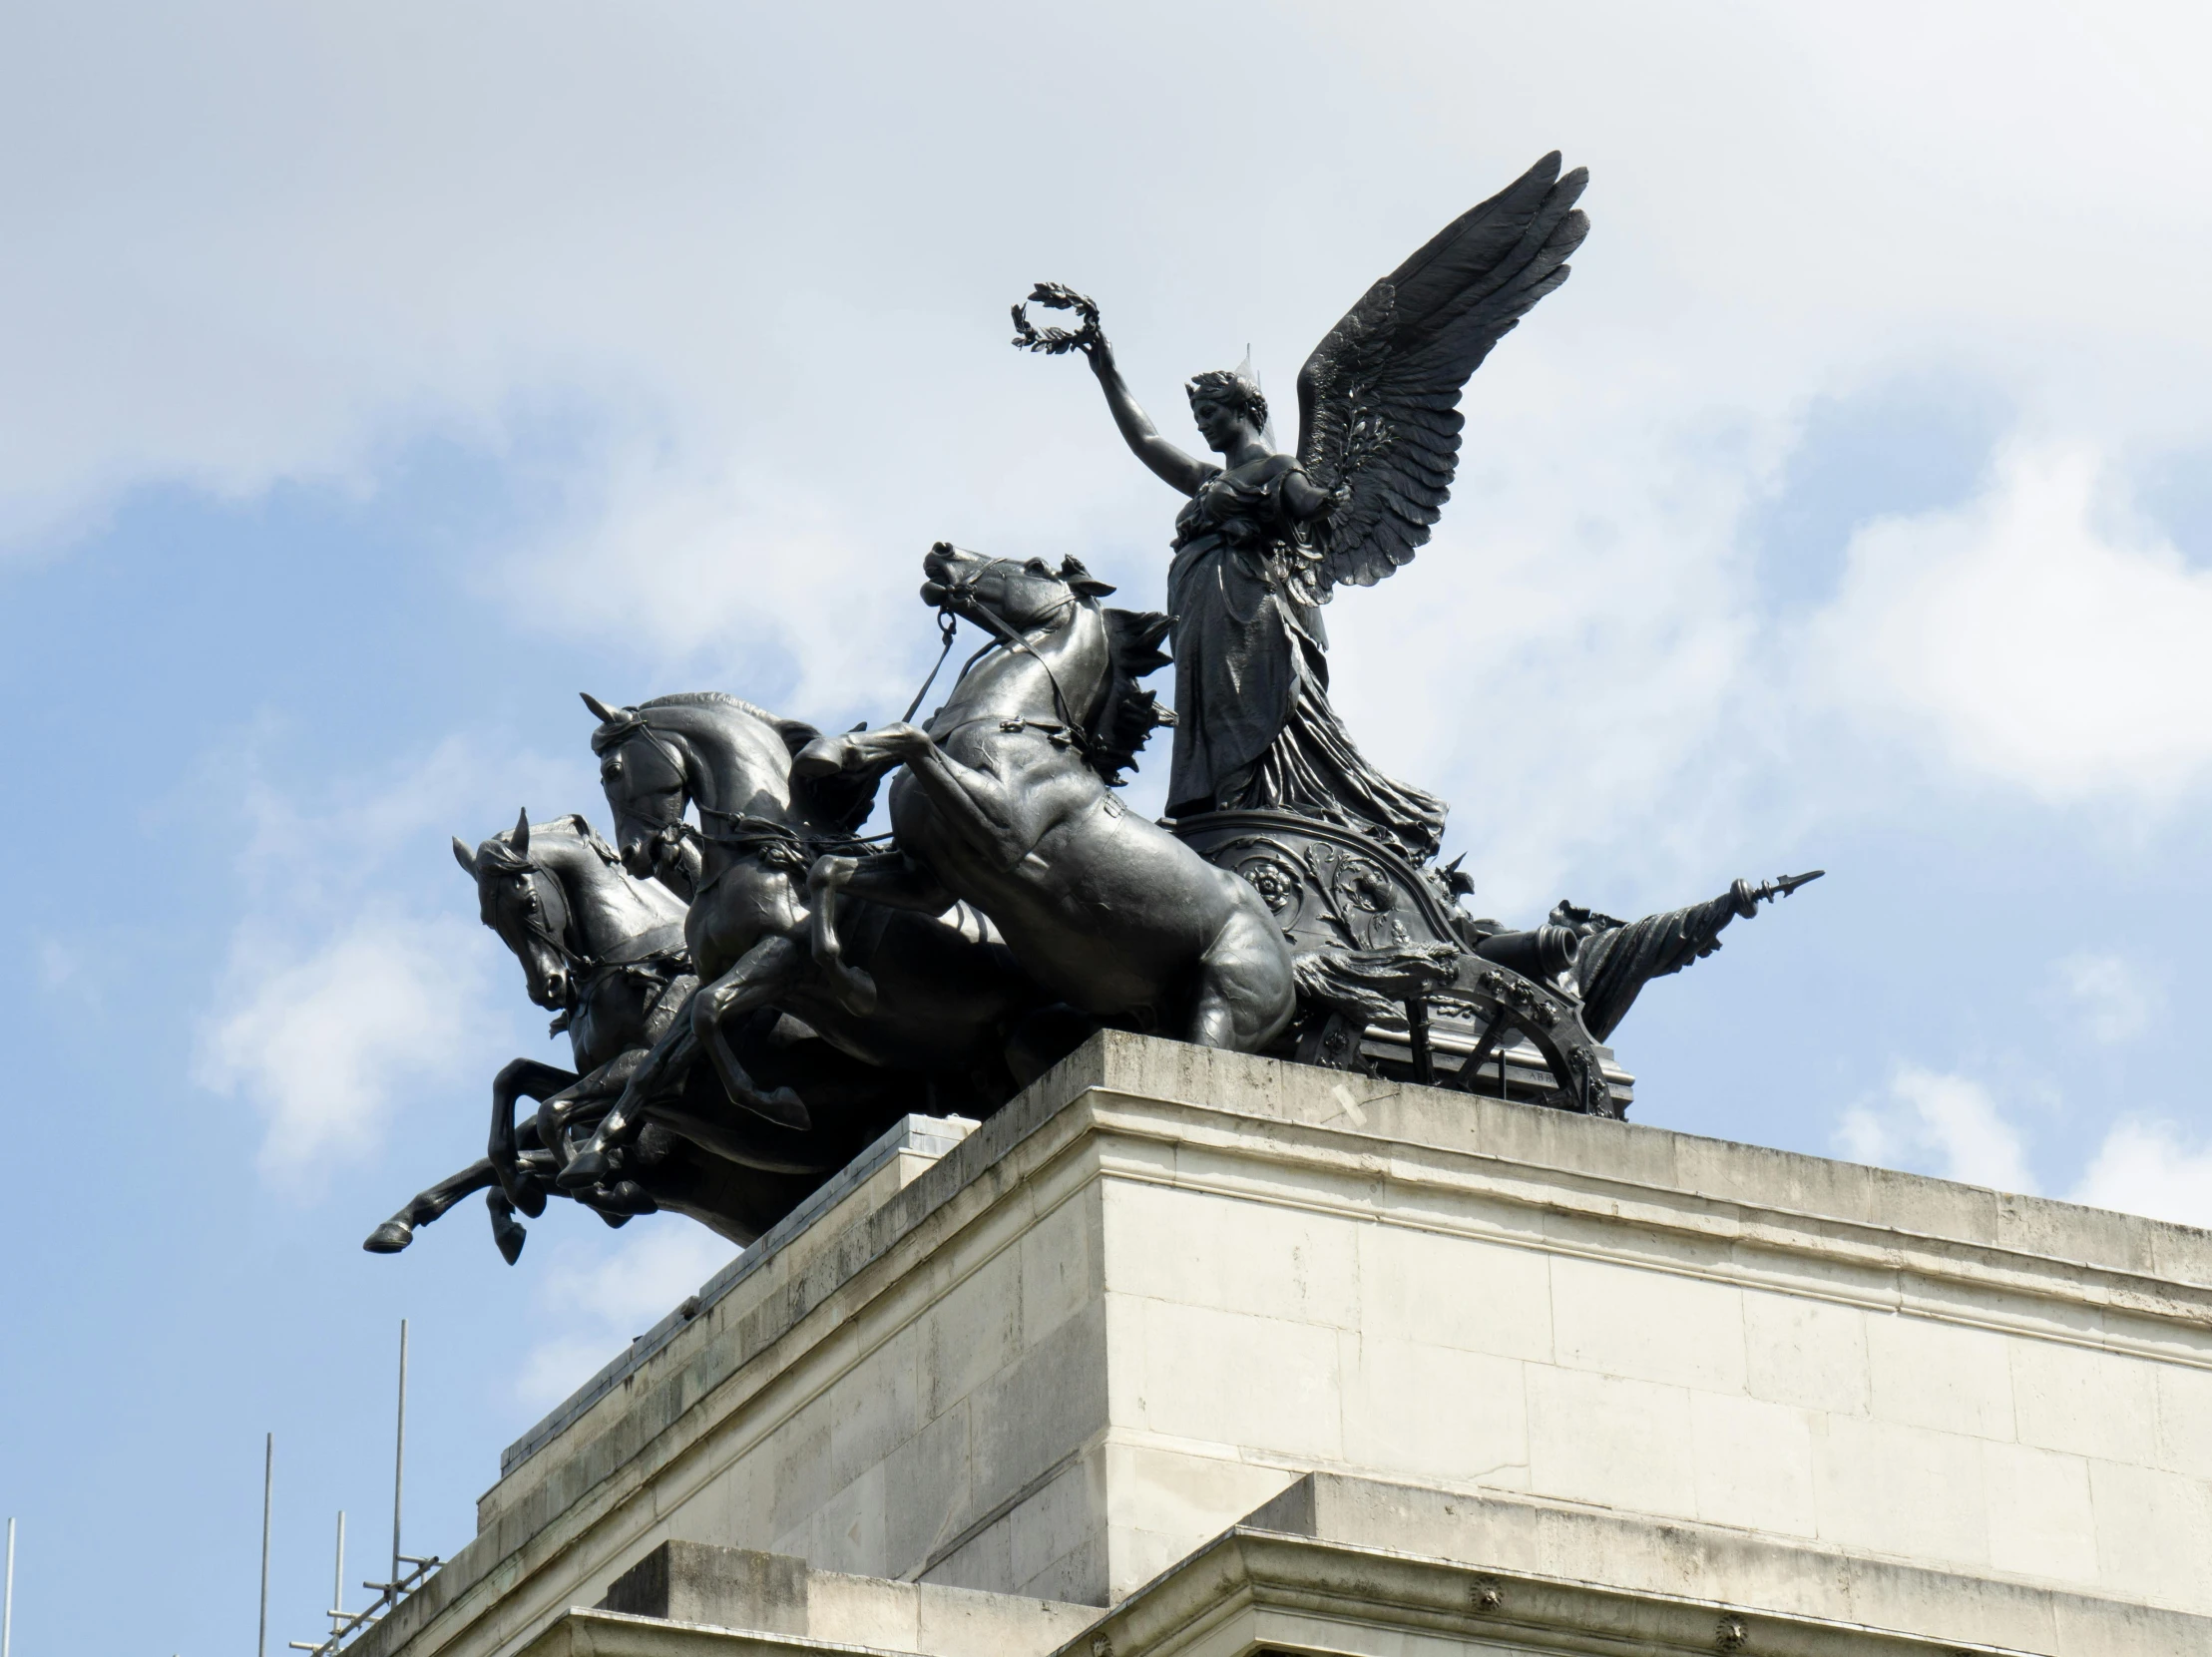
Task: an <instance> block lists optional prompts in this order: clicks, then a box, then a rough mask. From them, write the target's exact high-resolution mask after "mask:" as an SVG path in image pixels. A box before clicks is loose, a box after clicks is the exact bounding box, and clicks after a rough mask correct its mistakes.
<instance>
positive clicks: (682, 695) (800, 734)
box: [631, 690, 882, 834]
mask: <svg viewBox="0 0 2212 1657" xmlns="http://www.w3.org/2000/svg"><path fill="white" fill-rule="evenodd" d="M661 707H665V708H708V709H723V710H727V711H729V712H733V713H741V714H744V715H745V716H746V717H747V718H750V719H757V720H759V721H760V723H762V724H764V725H766V726H768V727H769V728H770V729H771V730H773V731H774V732H775V733H776V735H777V736H778V737H780V738H782V741H783V747H784V751H785V752H786V753H788V754H790V755H791V756H792V757H793V758H796V757H797V755H798V752H799V750H800V749H801V748H803V747H805V746H806V745H807V744H808V743H809V742H812V741H814V740H815V739H816V738H817V737H819V736H820V735H821V734H822V733H821V731H820V729H819V728H818V727H816V726H814V725H810V724H808V723H807V722H806V721H805V720H804V719H787V718H785V717H783V715H781V714H779V713H771V712H769V711H768V710H767V709H766V708H764V707H762V706H761V705H760V704H759V703H757V702H748V701H746V700H745V699H744V698H743V697H742V696H732V695H730V694H729V692H728V691H726V690H678V691H676V692H674V693H673V694H671V695H666V696H656V697H654V698H653V699H652V700H651V701H644V702H640V703H639V704H638V705H637V707H635V708H634V709H632V710H631V711H633V712H635V713H637V714H638V715H639V716H640V717H641V718H643V717H644V716H645V715H646V714H648V713H650V712H651V711H652V710H653V709H655V708H661ZM647 723H648V724H650V723H651V721H650V720H648V721H647ZM881 780H882V779H881V778H879V777H873V776H865V777H854V776H846V775H843V774H842V773H840V774H837V775H833V776H826V777H814V778H807V779H801V778H798V777H793V778H792V779H791V797H792V798H793V799H794V800H796V801H797V802H798V803H799V805H800V806H801V807H803V808H804V809H805V810H806V811H807V813H808V814H809V815H810V816H813V817H816V818H819V819H822V820H824V821H826V822H828V823H829V824H831V825H832V826H833V827H836V828H839V829H842V830H843V831H844V832H845V833H847V834H852V833H856V832H858V830H859V828H860V826H861V825H862V824H863V823H865V822H867V820H868V818H869V816H870V815H871V814H872V813H873V812H874V811H875V808H876V785H877V784H878V783H879V782H880V781H881Z"/></svg>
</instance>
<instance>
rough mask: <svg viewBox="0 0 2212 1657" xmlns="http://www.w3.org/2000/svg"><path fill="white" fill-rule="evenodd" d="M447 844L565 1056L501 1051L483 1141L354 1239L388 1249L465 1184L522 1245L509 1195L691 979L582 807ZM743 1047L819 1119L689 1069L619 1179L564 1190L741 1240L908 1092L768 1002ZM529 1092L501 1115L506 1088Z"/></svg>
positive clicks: (541, 1195)
mask: <svg viewBox="0 0 2212 1657" xmlns="http://www.w3.org/2000/svg"><path fill="white" fill-rule="evenodd" d="M453 854H454V858H455V860H456V861H457V862H459V863H460V865H461V867H462V869H463V870H464V871H466V872H467V873H468V874H469V876H470V877H471V878H472V879H473V880H474V881H475V882H476V887H477V899H478V907H479V909H480V911H481V914H482V917H483V920H484V924H485V925H486V926H488V927H490V928H491V929H492V930H493V931H494V932H496V933H497V934H498V935H499V937H500V939H501V941H502V942H504V943H505V944H506V945H507V946H508V948H509V949H510V950H512V951H513V952H514V954H515V956H516V958H517V960H519V961H520V962H521V963H522V966H523V972H524V975H525V978H526V981H527V983H528V987H529V993H530V999H531V1000H532V1001H534V1002H536V1003H537V1004H538V1005H539V1006H541V1007H544V1008H547V1009H549V1010H553V1011H557V1012H559V1014H560V1015H561V1016H560V1018H558V1019H557V1020H556V1021H555V1022H554V1030H555V1031H556V1032H557V1033H558V1032H561V1031H564V1030H565V1031H566V1032H567V1034H568V1036H569V1040H570V1044H571V1050H572V1051H573V1052H574V1054H575V1059H576V1068H575V1069H574V1070H565V1069H562V1068H561V1067H560V1066H558V1065H554V1064H547V1063H543V1062H541V1061H539V1060H536V1059H530V1058H517V1059H516V1060H514V1061H513V1062H512V1063H510V1064H508V1065H507V1066H506V1067H505V1068H503V1069H502V1070H501V1071H500V1072H499V1074H498V1075H497V1076H496V1077H495V1078H494V1080H493V1083H492V1126H491V1140H490V1146H489V1150H488V1153H487V1154H486V1155H485V1156H484V1157H481V1158H479V1159H478V1160H477V1161H476V1162H474V1163H472V1164H470V1165H469V1166H468V1167H466V1168H464V1169H462V1170H461V1171H460V1172H459V1173H457V1174H454V1175H452V1176H451V1177H449V1178H447V1179H444V1180H441V1181H440V1182H439V1183H438V1184H436V1185H433V1186H431V1187H430V1188H429V1189H428V1190H426V1191H423V1192H421V1193H420V1194H418V1195H417V1196H416V1197H414V1198H413V1199H412V1200H411V1201H410V1202H409V1203H408V1204H407V1205H406V1206H405V1207H404V1208H402V1209H401V1210H400V1211H399V1212H398V1213H397V1214H395V1215H393V1216H392V1218H391V1219H389V1220H387V1221H385V1222H384V1223H383V1224H382V1225H380V1226H378V1227H377V1228H376V1230H375V1231H374V1232H372V1233H371V1234H370V1235H369V1238H368V1240H367V1242H366V1243H364V1244H363V1247H365V1248H367V1249H369V1250H370V1251H371V1252H374V1253H380V1254H391V1253H397V1252H398V1251H399V1250H401V1249H403V1248H405V1247H406V1246H407V1245H408V1243H409V1242H410V1241H412V1239H413V1235H414V1230H415V1228H416V1227H417V1226H421V1225H427V1224H428V1223H430V1222H431V1221H432V1220H435V1219H437V1218H438V1217H439V1216H440V1215H441V1214H443V1213H445V1212H446V1211H447V1210H448V1209H449V1208H451V1207H452V1206H453V1204H454V1203H456V1202H458V1201H459V1200H460V1199H461V1198H462V1197H464V1196H467V1195H469V1194H470V1193H471V1192H474V1191H480V1190H485V1189H487V1188H490V1197H489V1204H490V1207H491V1211H492V1227H493V1237H494V1240H495V1241H496V1242H497V1243H498V1245H499V1248H500V1252H501V1253H502V1254H503V1255H505V1256H506V1258H507V1260H508V1261H509V1263H510V1264H512V1263H513V1262H514V1260H515V1259H516V1258H517V1257H518V1256H519V1255H520V1254H521V1252H522V1246H523V1240H524V1236H525V1232H524V1228H523V1227H522V1226H521V1225H520V1224H519V1223H518V1222H517V1221H516V1220H515V1218H514V1211H515V1209H516V1208H518V1207H519V1208H521V1209H522V1210H523V1211H524V1212H525V1213H527V1214H530V1215H532V1216H536V1215H538V1214H541V1213H543V1212H544V1211H545V1204H546V1197H547V1195H548V1194H549V1193H550V1192H551V1191H553V1190H555V1189H556V1186H555V1177H556V1175H557V1174H558V1173H559V1172H560V1170H561V1168H562V1167H563V1166H564V1165H565V1163H566V1162H567V1160H568V1157H569V1154H570V1150H571V1145H570V1140H571V1138H572V1136H573V1135H574V1134H575V1133H576V1131H577V1130H578V1129H579V1128H580V1127H581V1128H584V1129H587V1130H588V1129H589V1128H590V1127H591V1126H592V1125H593V1124H594V1123H595V1122H596V1120H597V1118H598V1116H599V1115H600V1114H602V1113H604V1111H605V1110H606V1108H607V1106H608V1105H609V1104H610V1103H611V1102H612V1101H613V1100H614V1099H615V1097H616V1096H617V1095H619V1094H620V1092H621V1091H622V1087H623V1085H624V1083H625V1082H626V1081H628V1080H629V1078H630V1076H631V1074H632V1073H633V1072H634V1071H635V1070H636V1069H637V1067H638V1065H639V1064H640V1062H642V1060H643V1059H644V1057H645V1055H646V1053H647V1052H648V1050H650V1048H651V1047H652V1045H653V1043H654V1041H655V1040H656V1039H657V1038H658V1037H659V1036H661V1035H662V1034H663V1033H664V1031H665V1030H666V1029H667V1027H668V1026H669V1025H670V1024H672V1023H675V1022H676V1021H678V1020H679V1019H680V1017H681V1015H682V1014H683V1012H684V1009H685V1007H686V1006H687V1004H688V1002H689V999H690V996H691V994H692V992H693V990H694V989H695V988H696V986H697V982H698V981H697V979H696V978H695V977H694V976H693V975H692V973H691V971H690V963H689V958H688V956H687V954H686V952H685V948H684V944H683V917H684V906H683V904H682V903H681V901H680V900H678V899H676V898H674V897H673V896H671V895H670V894H669V893H668V891H667V890H666V889H665V888H664V887H663V886H661V885H659V884H658V883H652V882H645V881H639V880H636V879H633V878H632V877H631V876H630V875H629V874H627V873H626V872H625V871H624V870H623V868H622V866H621V862H620V859H619V858H618V856H617V854H616V853H615V851H614V849H613V848H612V847H610V846H609V845H608V844H607V843H606V842H605V841H604V840H602V839H601V838H600V837H599V836H598V835H597V834H595V833H594V832H593V831H592V829H591V827H590V825H589V824H588V823H586V821H585V820H584V819H583V818H582V817H581V816H569V817H563V818H556V819H554V820H553V821H551V822H549V823H545V824H541V825H538V826H537V827H535V828H533V826H532V824H531V822H530V819H529V815H528V813H525V814H524V815H523V816H522V817H521V818H520V819H519V820H518V821H517V823H516V825H515V827H514V828H513V829H511V830H509V831H508V832H507V833H506V834H504V835H495V836H493V837H492V838H491V839H489V840H486V841H484V842H483V843H482V844H481V845H480V846H478V847H476V848H475V849H474V850H473V851H472V850H471V849H470V848H469V847H467V846H466V845H464V844H463V843H462V842H460V841H459V840H456V841H455V842H454V843H453ZM736 1045H737V1048H738V1050H739V1051H740V1052H742V1053H743V1055H744V1059H745V1062H746V1063H748V1064H749V1065H751V1066H752V1067H753V1068H754V1069H755V1070H756V1071H758V1072H759V1073H761V1074H763V1075H765V1076H767V1077H769V1078H770V1079H771V1081H772V1082H774V1083H776V1084H779V1085H788V1084H797V1085H799V1086H802V1087H804V1089H805V1090H806V1092H807V1093H808V1095H809V1096H810V1097H814V1098H816V1099H818V1100H820V1101H822V1102H823V1103H824V1104H826V1105H828V1106H830V1108H828V1109H826V1110H825V1111H824V1112H823V1115H824V1119H825V1126H826V1127H827V1128H828V1129H829V1131H827V1132H823V1133H815V1134H799V1133H793V1132H790V1131H788V1130H783V1129H778V1128H775V1127H773V1126H770V1125H768V1124H764V1123H761V1122H759V1121H758V1120H757V1119H755V1118H753V1117H750V1116H741V1115H739V1114H738V1113H737V1112H735V1111H733V1110H732V1109H731V1108H730V1105H729V1103H728V1100H727V1099H726V1098H724V1097H723V1095H722V1092H721V1089H720V1087H719V1085H718V1084H717V1083H716V1082H715V1081H714V1079H713V1077H712V1076H711V1075H710V1074H708V1073H706V1072H705V1071H703V1070H702V1071H701V1072H700V1073H699V1075H698V1077H697V1079H696V1080H695V1081H691V1080H688V1079H686V1080H685V1081H684V1082H683V1083H682V1084H681V1085H680V1088H679V1090H678V1091H676V1092H674V1093H672V1094H668V1095H663V1096H657V1097H656V1098H655V1100H654V1102H653V1106H652V1111H651V1125H650V1126H649V1127H648V1128H647V1130H646V1132H645V1134H644V1135H643V1137H642V1139H641V1142H640V1145H639V1146H638V1149H637V1151H636V1152H635V1153H634V1154H633V1155H632V1156H631V1158H630V1159H629V1163H628V1166H627V1167H626V1168H625V1170H624V1172H625V1177H623V1178H622V1179H619V1180H614V1181H609V1182H602V1183H599V1184H596V1185H595V1186H593V1187H591V1188H588V1189H583V1190H576V1191H564V1192H563V1194H565V1195H572V1196H574V1197H576V1198H577V1199H578V1200H579V1201H581V1202H583V1203H584V1204H585V1205H586V1206H588V1207H590V1208H592V1209H593V1210H594V1211H596V1212H597V1213H599V1214H600V1215H601V1216H602V1217H603V1218H605V1219H607V1220H608V1221H609V1223H611V1224H617V1225H619V1224H622V1223H624V1222H626V1221H627V1220H628V1219H629V1218H630V1217H631V1216H633V1215H635V1214H641V1213H651V1212H654V1211H655V1210H657V1209H670V1210H673V1211H675V1212H677V1213H682V1214H686V1215H688V1216H689V1217H691V1218H693V1219H696V1220H698V1221H700V1222H701V1223H702V1224H704V1225H706V1226H708V1227H710V1228H711V1229H713V1230H714V1231H716V1232H718V1233H720V1234H721V1235H722V1236H725V1237H727V1238H729V1239H730V1240H731V1241H733V1242H736V1243H740V1244H742V1243H746V1242H750V1241H751V1240H752V1239H753V1238H754V1237H756V1236H758V1235H759V1234H760V1232H761V1231H762V1230H764V1229H765V1228H766V1227H767V1226H769V1225H772V1224H773V1223H774V1222H775V1221H776V1220H777V1219H779V1218H781V1217H782V1216H783V1214H785V1213H787V1212H788V1211H789V1210H790V1208H791V1207H792V1206H793V1205H794V1204H796V1203H797V1202H798V1201H799V1199H800V1198H802V1197H803V1196H805V1194H806V1193H807V1192H808V1191H809V1190H811V1189H812V1188H813V1187H814V1185H816V1184H817V1183H819V1181H820V1178H821V1177H822V1175H824V1174H826V1173H828V1172H830V1171H832V1170H834V1169H835V1168H837V1167H839V1166H841V1165H842V1164H843V1163H844V1162H845V1161H847V1160H849V1158H850V1157H851V1156H852V1155H853V1154H854V1153H855V1152H857V1151H858V1150H859V1149H861V1148H862V1147H863V1146H865V1145H866V1144H867V1142H868V1141H869V1140H870V1139H872V1138H873V1137H874V1136H875V1135H876V1134H878V1133H880V1132H881V1131H882V1130H883V1129H884V1128H886V1127H888V1126H889V1125H890V1124H891V1123H892V1122H893V1121H896V1120H897V1119H898V1117H899V1116H901V1115H903V1114H905V1113H906V1112H907V1111H908V1110H909V1109H911V1108H913V1106H914V1103H915V1096H914V1094H913V1091H912V1089H902V1088H900V1087H899V1086H898V1084H897V1078H895V1077H891V1076H887V1075H885V1074H884V1073H883V1072H882V1071H879V1070H875V1069H873V1068H871V1067H870V1066H867V1065H863V1064H858V1063H856V1062H854V1061H853V1060H851V1059H849V1058H847V1057H846V1056H845V1055H844V1054H842V1053H839V1052H837V1051H835V1050H834V1049H832V1048H830V1047H829V1046H828V1045H827V1044H826V1043H824V1042H822V1041H821V1040H819V1039H817V1038H814V1037H812V1036H808V1035H807V1033H806V1032H804V1031H803V1030H800V1029H799V1028H798V1027H796V1026H794V1025H792V1024H791V1022H790V1021H788V1020H782V1021H779V1020H777V1019H776V1018H775V1017H774V1016H773V1015H769V1016H767V1017H766V1018H763V1019H758V1020H755V1021H753V1022H752V1023H751V1024H749V1025H747V1026H746V1027H744V1028H743V1029H742V1030H740V1031H739V1032H738V1034H737V1036H736ZM524 1097H528V1098H533V1099H537V1100H539V1101H541V1102H540V1104H539V1109H538V1111H537V1113H536V1115H535V1116H533V1117H531V1118H528V1119H526V1120H525V1121H523V1122H522V1124H521V1125H520V1126H519V1128H518V1126H517V1124H516V1121H515V1104H516V1101H517V1100H518V1099H520V1098H524Z"/></svg>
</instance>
